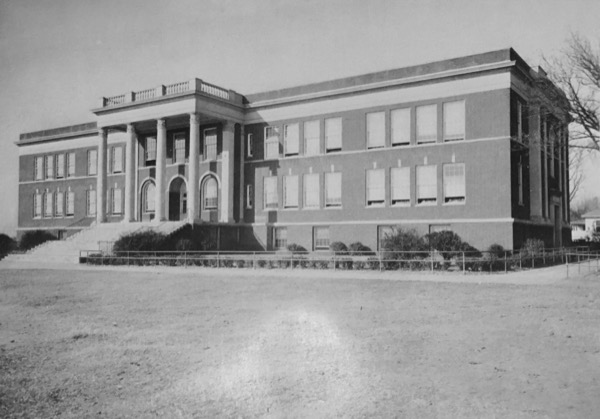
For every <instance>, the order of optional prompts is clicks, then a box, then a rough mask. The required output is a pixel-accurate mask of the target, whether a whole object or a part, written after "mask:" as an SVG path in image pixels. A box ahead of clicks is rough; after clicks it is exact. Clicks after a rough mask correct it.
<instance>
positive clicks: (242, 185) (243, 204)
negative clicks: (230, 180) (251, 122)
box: [236, 125, 246, 223]
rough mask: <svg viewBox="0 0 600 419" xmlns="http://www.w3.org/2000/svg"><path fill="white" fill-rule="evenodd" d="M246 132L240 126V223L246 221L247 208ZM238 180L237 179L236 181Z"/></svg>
mask: <svg viewBox="0 0 600 419" xmlns="http://www.w3.org/2000/svg"><path fill="white" fill-rule="evenodd" d="M245 137H246V131H245V129H244V126H243V125H241V126H240V178H239V182H240V193H239V195H240V207H239V208H238V210H239V214H240V215H239V222H240V223H241V222H243V221H244V209H245V208H246V182H245V179H244V171H245V167H244V166H245V165H244V161H246V138H245ZM236 180H237V179H236Z"/></svg>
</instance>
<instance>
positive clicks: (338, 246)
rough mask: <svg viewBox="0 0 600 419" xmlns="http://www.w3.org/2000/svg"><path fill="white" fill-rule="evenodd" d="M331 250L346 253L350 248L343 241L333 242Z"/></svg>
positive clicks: (337, 253)
mask: <svg viewBox="0 0 600 419" xmlns="http://www.w3.org/2000/svg"><path fill="white" fill-rule="evenodd" d="M329 250H331V251H332V252H334V253H335V254H336V255H345V254H346V253H348V248H347V247H346V245H345V244H344V243H342V242H333V243H331V244H330V245H329Z"/></svg>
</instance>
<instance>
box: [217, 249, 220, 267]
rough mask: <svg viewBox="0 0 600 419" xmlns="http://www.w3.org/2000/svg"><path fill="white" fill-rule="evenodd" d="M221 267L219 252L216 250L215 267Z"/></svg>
mask: <svg viewBox="0 0 600 419" xmlns="http://www.w3.org/2000/svg"><path fill="white" fill-rule="evenodd" d="M220 267H221V261H220V260H219V252H217V268H220Z"/></svg>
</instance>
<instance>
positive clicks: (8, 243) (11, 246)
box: [0, 234, 17, 259]
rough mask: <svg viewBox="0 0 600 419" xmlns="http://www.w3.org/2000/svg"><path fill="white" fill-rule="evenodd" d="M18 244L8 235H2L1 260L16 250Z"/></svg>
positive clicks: (0, 241) (0, 242) (0, 243)
mask: <svg viewBox="0 0 600 419" xmlns="http://www.w3.org/2000/svg"><path fill="white" fill-rule="evenodd" d="M16 247H17V242H16V241H15V240H13V239H12V238H11V237H9V236H7V235H6V234H0V259H2V258H3V257H4V256H6V255H7V254H9V253H10V252H12V251H13V250H15V248H16Z"/></svg>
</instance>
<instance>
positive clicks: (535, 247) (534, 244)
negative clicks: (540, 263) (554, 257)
mask: <svg viewBox="0 0 600 419" xmlns="http://www.w3.org/2000/svg"><path fill="white" fill-rule="evenodd" d="M544 247H545V246H544V241H543V240H540V239H527V240H525V243H523V245H522V246H521V251H520V253H521V256H536V255H539V254H542V253H543V252H544Z"/></svg>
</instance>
